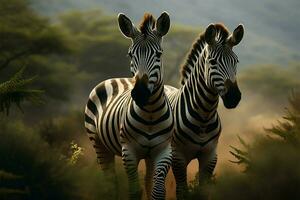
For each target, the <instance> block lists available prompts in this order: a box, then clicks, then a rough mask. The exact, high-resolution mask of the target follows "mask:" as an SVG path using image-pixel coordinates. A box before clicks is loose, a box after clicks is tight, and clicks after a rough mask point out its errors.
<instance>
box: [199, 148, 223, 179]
mask: <svg viewBox="0 0 300 200" xmlns="http://www.w3.org/2000/svg"><path fill="white" fill-rule="evenodd" d="M217 160H218V157H217V154H216V153H215V151H214V152H213V153H211V154H210V155H208V156H205V157H204V158H203V157H200V158H198V161H199V185H201V184H205V183H207V182H208V181H209V180H210V178H211V177H212V175H213V173H214V169H215V167H216V164H217Z"/></svg>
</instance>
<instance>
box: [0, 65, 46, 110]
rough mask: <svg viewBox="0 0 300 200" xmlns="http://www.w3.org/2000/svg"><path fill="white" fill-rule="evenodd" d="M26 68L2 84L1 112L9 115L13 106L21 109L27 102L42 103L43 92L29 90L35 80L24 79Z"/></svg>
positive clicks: (0, 89) (0, 87)
mask: <svg viewBox="0 0 300 200" xmlns="http://www.w3.org/2000/svg"><path fill="white" fill-rule="evenodd" d="M24 70H25V68H24V67H23V68H22V69H20V70H19V71H18V72H17V73H16V74H15V75H14V76H13V77H12V78H11V79H9V80H8V81H6V82H4V83H0V112H3V111H5V112H6V113H7V114H8V113H9V108H10V106H11V104H16V105H17V106H18V107H19V108H20V109H21V102H23V101H25V100H27V101H31V102H34V103H40V102H41V100H40V94H41V93H42V91H41V90H32V89H27V86H28V85H30V84H31V83H32V82H33V81H34V80H35V77H33V78H27V79H24V78H22V75H23V73H24Z"/></svg>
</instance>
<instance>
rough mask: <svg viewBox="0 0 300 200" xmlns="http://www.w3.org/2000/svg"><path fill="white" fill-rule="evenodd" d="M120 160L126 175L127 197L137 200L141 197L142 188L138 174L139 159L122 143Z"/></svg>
mask: <svg viewBox="0 0 300 200" xmlns="http://www.w3.org/2000/svg"><path fill="white" fill-rule="evenodd" d="M122 160H123V165H124V168H125V171H126V173H127V177H128V185H129V199H130V200H139V199H141V198H142V190H141V188H140V183H139V176H138V164H139V159H138V158H137V156H136V154H135V153H134V151H133V150H131V149H130V148H129V147H128V146H125V145H124V146H123V147H122Z"/></svg>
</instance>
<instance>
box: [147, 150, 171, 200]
mask: <svg viewBox="0 0 300 200" xmlns="http://www.w3.org/2000/svg"><path fill="white" fill-rule="evenodd" d="M171 163H172V150H171V146H170V145H168V146H167V147H166V148H165V149H163V150H160V152H159V154H158V156H156V157H155V164H154V177H153V190H152V194H151V199H152V200H157V199H165V197H166V187H165V180H166V176H167V174H168V171H169V169H170V166H171Z"/></svg>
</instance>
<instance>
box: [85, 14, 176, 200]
mask: <svg viewBox="0 0 300 200" xmlns="http://www.w3.org/2000/svg"><path fill="white" fill-rule="evenodd" d="M156 23H157V24H156V28H155V30H153V29H154V25H155V20H154V18H153V17H152V15H145V16H144V21H143V22H142V25H141V27H140V30H141V32H139V31H138V30H137V29H136V28H135V27H134V26H133V24H132V23H131V21H130V20H129V19H128V18H127V17H126V16H124V15H121V16H119V24H120V29H121V31H122V32H123V34H124V35H125V36H127V37H130V38H131V39H132V41H133V44H132V46H131V47H130V49H129V53H128V54H129V56H130V58H131V72H132V73H133V75H134V78H115V79H109V80H106V81H103V82H101V83H100V84H99V85H97V86H96V87H95V88H94V89H93V90H92V92H91V94H90V96H89V100H88V103H87V105H86V110H85V127H86V130H87V132H88V135H89V138H90V140H91V141H93V143H94V144H93V145H94V148H95V150H96V153H97V157H98V161H99V163H100V166H101V167H102V169H103V170H109V169H110V168H111V167H112V166H111V165H112V164H114V157H115V155H117V156H122V160H123V164H124V167H125V170H126V173H127V176H128V180H129V198H130V199H140V198H141V189H140V184H139V177H138V173H137V172H138V164H139V161H140V160H141V159H145V162H146V177H145V182H146V192H147V196H148V198H149V199H150V198H151V199H164V198H165V178H166V175H167V173H168V170H169V168H170V165H171V162H172V154H171V137H172V132H173V127H174V120H173V114H172V110H171V106H170V104H169V102H168V99H167V97H166V95H165V92H164V84H163V78H162V72H161V71H162V70H161V59H160V56H161V51H162V50H161V47H160V43H161V37H162V36H163V35H165V34H166V32H167V31H168V29H169V16H168V15H167V14H166V13H163V14H162V15H161V17H160V18H158V20H157V22H156ZM161 26H166V27H165V28H164V27H161ZM152 185H153V186H152Z"/></svg>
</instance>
